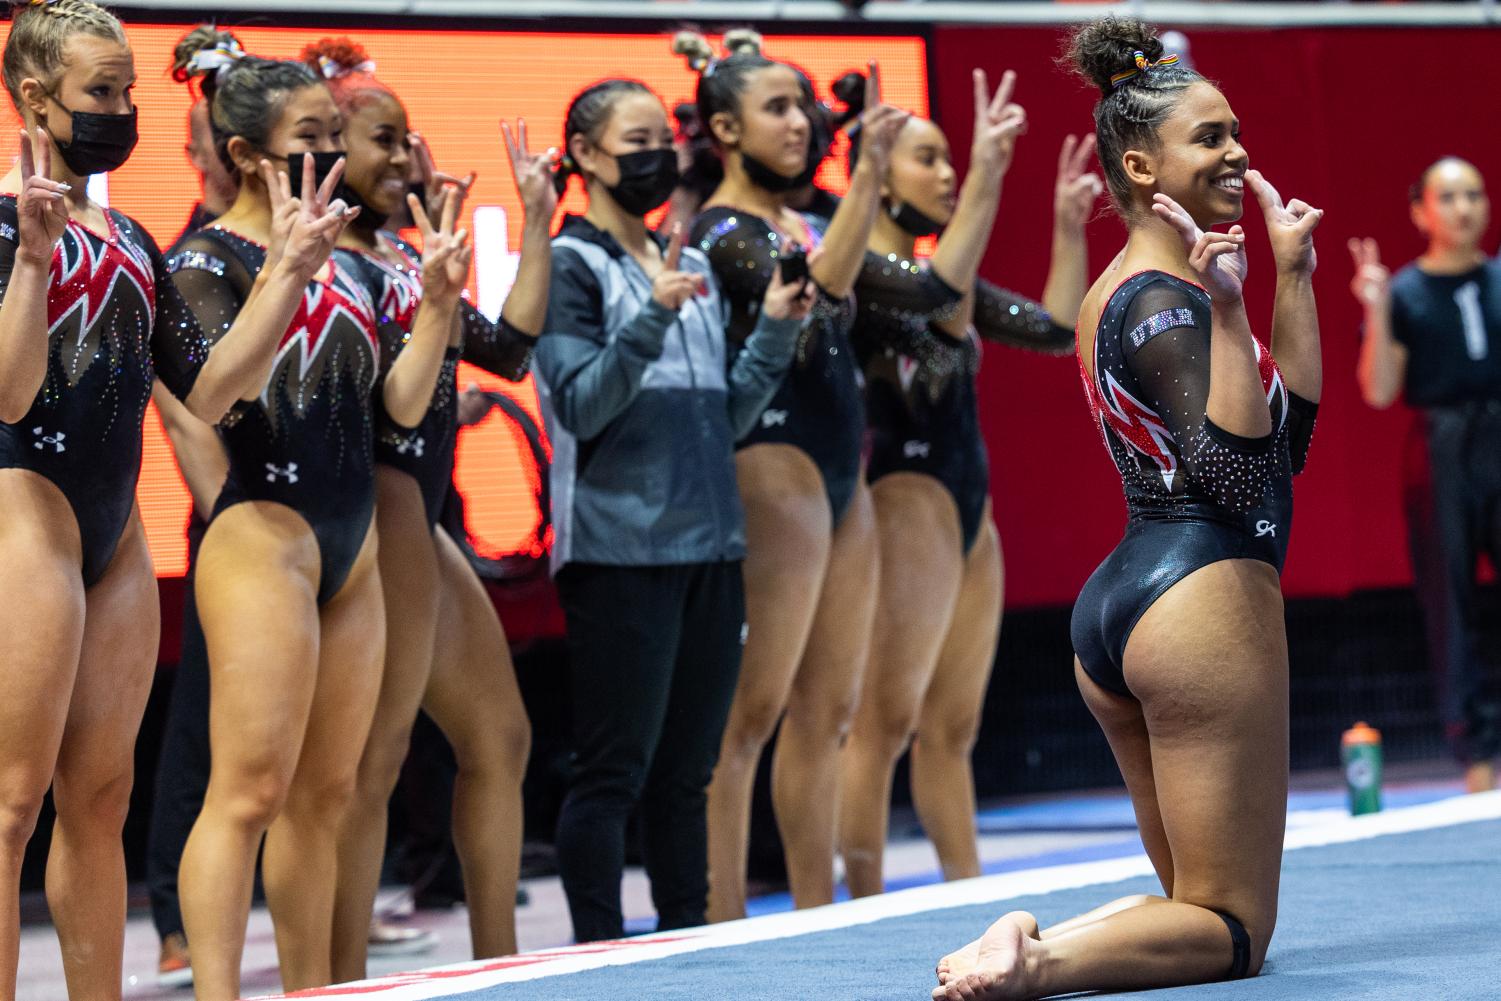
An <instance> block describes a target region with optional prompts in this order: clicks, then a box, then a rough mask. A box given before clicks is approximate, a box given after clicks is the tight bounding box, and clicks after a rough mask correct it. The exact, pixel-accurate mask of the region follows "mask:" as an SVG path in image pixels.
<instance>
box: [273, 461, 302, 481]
mask: <svg viewBox="0 0 1501 1001" xmlns="http://www.w3.org/2000/svg"><path fill="white" fill-rule="evenodd" d="M282 479H284V480H286V481H287V482H288V483H296V482H297V463H295V462H289V463H287V466H286V468H285V469H283V468H282V467H281V466H278V465H277V464H276V463H274V462H268V463H266V482H267V483H275V482H276V481H277V480H282Z"/></svg>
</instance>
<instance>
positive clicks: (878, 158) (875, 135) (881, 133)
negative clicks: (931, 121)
mask: <svg viewBox="0 0 1501 1001" xmlns="http://www.w3.org/2000/svg"><path fill="white" fill-rule="evenodd" d="M869 70H870V71H869V73H868V74H867V76H866V77H865V110H864V111H862V112H861V113H860V160H861V162H869V163H870V165H871V167H872V168H873V169H874V170H875V172H876V176H878V177H884V176H885V175H886V168H887V166H888V165H890V163H891V150H892V149H893V148H894V147H895V146H896V137H897V134H898V133H899V132H901V131H902V126H903V125H906V124H907V119H908V118H911V117H912V116H911V115H909V114H908V113H907V112H905V111H903V110H902V109H900V108H893V107H892V106H891V105H889V104H882V103H881V67H880V66H878V65H877V64H876V63H875V61H874V60H872V61H871V63H870V66H869Z"/></svg>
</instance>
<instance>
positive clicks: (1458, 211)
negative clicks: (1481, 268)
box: [1412, 159, 1491, 250]
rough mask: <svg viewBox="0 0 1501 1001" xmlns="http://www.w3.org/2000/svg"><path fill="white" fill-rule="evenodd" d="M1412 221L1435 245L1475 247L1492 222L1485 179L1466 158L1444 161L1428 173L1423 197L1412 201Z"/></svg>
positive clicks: (1459, 247) (1455, 247)
mask: <svg viewBox="0 0 1501 1001" xmlns="http://www.w3.org/2000/svg"><path fill="white" fill-rule="evenodd" d="M1412 222H1413V225H1414V226H1416V227H1417V228H1418V230H1419V231H1420V232H1421V233H1422V234H1423V235H1424V236H1426V237H1428V239H1429V240H1431V241H1432V242H1433V243H1435V244H1438V245H1440V246H1442V247H1444V248H1446V249H1455V250H1473V249H1474V248H1475V247H1477V246H1478V245H1479V244H1480V240H1481V238H1482V237H1483V236H1484V235H1485V231H1486V228H1487V227H1488V226H1490V222H1491V202H1490V198H1489V197H1488V196H1487V195H1486V193H1485V178H1483V177H1481V176H1480V171H1478V170H1476V169H1475V167H1474V166H1473V165H1472V164H1469V163H1466V162H1465V161H1463V160H1458V159H1450V160H1440V161H1439V162H1438V163H1436V164H1434V165H1433V166H1432V167H1430V168H1428V170H1427V171H1426V172H1425V173H1424V176H1423V190H1422V197H1421V198H1419V199H1418V200H1417V201H1415V202H1413V204H1412Z"/></svg>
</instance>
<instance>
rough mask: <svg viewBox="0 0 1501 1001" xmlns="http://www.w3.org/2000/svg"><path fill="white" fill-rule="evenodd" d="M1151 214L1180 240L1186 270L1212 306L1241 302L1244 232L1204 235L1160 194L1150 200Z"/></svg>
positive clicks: (1190, 218) (1233, 228)
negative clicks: (1185, 250) (1189, 270)
mask: <svg viewBox="0 0 1501 1001" xmlns="http://www.w3.org/2000/svg"><path fill="white" fill-rule="evenodd" d="M1152 211H1153V212H1155V213H1157V217H1158V218H1159V219H1161V220H1163V221H1164V222H1166V223H1167V224H1168V225H1169V226H1171V227H1173V229H1175V230H1177V231H1178V235H1179V236H1181V237H1182V238H1183V246H1184V247H1185V248H1186V249H1187V250H1188V266H1189V267H1191V268H1193V270H1194V271H1195V272H1196V273H1197V274H1198V276H1199V281H1200V282H1201V283H1202V284H1203V286H1204V288H1205V289H1206V290H1207V291H1208V292H1209V297H1210V298H1211V299H1213V300H1214V301H1215V302H1220V303H1231V302H1238V301H1240V298H1241V294H1242V291H1243V289H1244V286H1245V281H1246V270H1247V269H1246V231H1245V230H1243V229H1241V228H1240V227H1239V226H1231V227H1230V232H1228V233H1206V232H1204V231H1203V230H1202V229H1200V228H1199V224H1198V223H1196V222H1194V220H1193V216H1191V215H1189V214H1188V211H1187V210H1186V209H1184V208H1183V206H1181V205H1179V204H1178V203H1177V202H1175V201H1173V199H1171V198H1169V197H1168V196H1167V195H1164V194H1162V193H1161V192H1160V191H1159V192H1158V193H1157V194H1155V195H1153V196H1152Z"/></svg>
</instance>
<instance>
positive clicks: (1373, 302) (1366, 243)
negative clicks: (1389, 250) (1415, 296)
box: [1349, 237, 1392, 309]
mask: <svg viewBox="0 0 1501 1001" xmlns="http://www.w3.org/2000/svg"><path fill="white" fill-rule="evenodd" d="M1349 247H1350V256H1351V257H1352V258H1354V259H1355V277H1353V278H1351V279H1350V292H1351V294H1352V295H1354V296H1355V298H1356V299H1358V300H1359V301H1360V304H1361V305H1362V306H1364V307H1365V308H1367V309H1374V308H1376V307H1379V306H1385V305H1387V304H1389V303H1390V302H1391V301H1392V273H1391V271H1389V270H1388V269H1387V268H1386V266H1385V265H1384V264H1382V263H1381V248H1379V247H1377V246H1376V241H1375V240H1373V239H1371V238H1370V237H1366V238H1365V239H1363V240H1362V239H1359V238H1358V237H1351V239H1350V243H1349Z"/></svg>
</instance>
